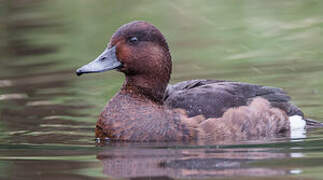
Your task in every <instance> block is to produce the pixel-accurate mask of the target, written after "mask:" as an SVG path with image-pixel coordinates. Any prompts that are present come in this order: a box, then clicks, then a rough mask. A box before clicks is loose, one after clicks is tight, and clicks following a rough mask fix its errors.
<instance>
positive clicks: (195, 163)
mask: <svg viewBox="0 0 323 180" xmlns="http://www.w3.org/2000/svg"><path fill="white" fill-rule="evenodd" d="M289 156H290V155H289V153H277V152H276V153H273V152H270V149H257V148H253V149H248V148H232V149H230V148H228V149H227V148H224V149H217V148H214V149H213V148H207V149H206V148H201V149H199V148H197V149H188V148H185V149H176V148H175V147H174V149H158V148H156V149H154V148H153V149H142V148H136V147H129V148H124V147H123V148H120V149H119V148H116V149H113V150H111V149H110V148H109V149H107V150H105V151H102V152H100V153H99V154H98V155H97V159H99V160H100V161H101V162H102V164H103V173H104V174H106V175H108V176H112V177H127V178H134V177H141V178H143V177H166V176H167V177H171V178H207V177H216V176H220V177H221V176H262V177H264V176H276V175H284V174H288V173H289V170H288V169H280V168H267V167H259V166H253V165H252V163H253V162H257V161H260V160H261V161H265V160H269V161H271V160H274V159H280V158H287V157H289Z"/></svg>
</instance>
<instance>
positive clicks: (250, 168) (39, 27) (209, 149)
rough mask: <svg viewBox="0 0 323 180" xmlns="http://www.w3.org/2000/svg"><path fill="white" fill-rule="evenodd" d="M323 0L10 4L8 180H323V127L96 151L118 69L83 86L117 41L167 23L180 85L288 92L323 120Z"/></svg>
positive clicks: (5, 77)
mask: <svg viewBox="0 0 323 180" xmlns="http://www.w3.org/2000/svg"><path fill="white" fill-rule="evenodd" d="M322 9H323V2H321V1H319V0H297V1H294V0H286V1H283V2H282V1H278V0H273V1H255V0H246V1H239V2H237V1H234V0H223V1H220V0H216V1H213V0H205V1H193V0H192V1H191V0H188V1H187V0H185V1H184V0H179V1H148V0H140V1H131V0H127V1H99V0H98V1H86V0H79V1H76V0H72V1H62V0H51V1H49V0H43V1H38V0H25V1H18V0H2V1H0V54H1V56H0V119H1V121H0V179H110V178H111V179H119V178H130V179H136V178H146V179H166V178H168V179H175V178H180V179H200V178H208V179H213V178H215V179H222V178H223V179H228V178H229V179H257V178H259V177H261V178H267V179H299V178H304V179H320V178H322V176H321V174H322V171H323V153H322V150H323V135H322V132H323V130H320V129H318V130H313V131H308V133H307V136H306V138H301V139H289V138H280V139H268V140H266V141H247V142H235V143H232V144H230V143H229V144H210V145H207V146H199V145H196V144H181V143H168V144H167V143H145V144H138V143H106V144H104V145H102V144H96V143H95V141H94V127H95V122H96V119H97V116H98V114H99V112H100V111H101V109H102V108H103V107H104V105H105V104H106V102H107V100H109V99H110V98H111V97H112V96H113V95H114V94H115V93H116V92H117V91H118V90H119V88H120V85H121V84H122V81H123V78H124V77H123V76H122V75H121V74H119V73H118V72H106V73H102V74H93V75H92V74H91V75H86V76H82V77H81V78H78V77H76V76H75V74H74V72H75V69H76V68H78V67H80V66H81V65H83V64H85V63H87V62H89V61H91V60H92V59H93V58H95V57H96V56H97V55H98V54H99V53H100V52H101V51H102V50H103V49H104V48H105V46H106V44H107V42H108V40H109V38H110V36H111V35H112V33H113V32H114V31H115V30H116V29H117V28H118V27H119V26H120V25H122V24H124V23H127V22H129V21H132V20H145V21H149V22H151V23H153V24H155V25H156V26H157V27H158V28H159V29H160V30H161V31H162V32H163V33H164V35H165V36H166V38H167V40H168V43H169V45H170V48H171V52H172V57H173V74H172V80H171V81H172V83H175V82H178V81H182V80H188V79H197V78H204V79H226V80H234V81H244V82H249V83H257V84H262V85H269V86H277V87H281V88H283V89H284V90H286V91H287V92H288V93H289V94H290V95H291V96H292V97H293V100H292V101H293V103H295V104H296V105H297V106H299V107H300V108H302V110H303V111H304V113H305V114H306V116H307V117H309V118H312V119H316V120H318V121H321V122H323V118H322V117H323V108H322V106H323V93H322V92H323V79H322V77H323V53H322V48H323V39H322V38H321V35H322V28H323V13H322Z"/></svg>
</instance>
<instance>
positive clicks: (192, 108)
mask: <svg viewBox="0 0 323 180" xmlns="http://www.w3.org/2000/svg"><path fill="white" fill-rule="evenodd" d="M113 69H116V70H117V71H120V72H122V73H124V74H125V76H126V78H125V82H124V84H123V86H122V88H121V90H120V91H119V92H118V93H117V94H116V95H115V96H114V97H113V98H112V99H111V100H110V101H109V102H108V104H107V105H106V107H105V108H104V110H103V112H102V113H101V115H100V117H99V120H98V121H97V125H96V130H95V135H96V137H97V138H100V139H106V138H110V139H112V140H125V141H203V142H222V141H225V140H234V141H235V140H247V139H259V138H268V137H275V136H280V135H286V133H289V132H290V130H291V126H290V124H291V123H290V121H289V119H290V117H293V118H294V119H296V120H295V121H296V122H297V123H298V126H299V128H301V129H303V128H304V126H305V121H304V120H303V117H304V115H303V113H302V111H301V110H300V109H299V108H297V107H296V106H294V105H293V104H291V103H290V102H289V100H290V98H289V97H288V96H287V95H286V93H285V92H284V91H282V90H281V89H279V88H273V87H267V86H259V85H253V84H247V83H240V82H229V81H218V80H190V81H184V82H180V83H177V84H175V85H168V82H169V80H170V75H171V71H172V61H171V55H170V52H169V48H168V45H167V42H166V40H165V38H164V36H163V35H162V33H161V32H160V31H159V30H158V29H157V28H156V27H154V26H153V25H151V24H149V23H147V22H143V21H134V22H130V23H128V24H125V25H123V26H121V27H120V28H119V29H118V30H117V31H116V32H115V33H114V34H113V36H112V38H111V40H110V42H109V44H108V47H107V48H106V49H105V51H104V52H103V53H102V54H101V55H100V56H99V57H98V58H96V59H95V60H94V61H92V62H90V63H89V64H87V65H84V66H83V67H81V68H79V69H78V70H77V71H76V73H77V75H81V74H84V73H94V72H103V71H108V70H113ZM307 123H308V124H313V123H314V124H315V122H313V121H307Z"/></svg>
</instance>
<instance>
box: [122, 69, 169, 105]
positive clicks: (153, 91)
mask: <svg viewBox="0 0 323 180" xmlns="http://www.w3.org/2000/svg"><path fill="white" fill-rule="evenodd" d="M168 81H169V78H167V79H164V80H163V79H162V78H160V77H158V76H147V75H134V76H126V81H125V83H124V84H123V86H122V89H121V92H124V93H127V94H131V95H135V96H136V97H139V98H147V99H149V100H151V101H152V102H154V103H156V104H161V105H162V104H163V97H164V93H165V90H166V87H167V84H168Z"/></svg>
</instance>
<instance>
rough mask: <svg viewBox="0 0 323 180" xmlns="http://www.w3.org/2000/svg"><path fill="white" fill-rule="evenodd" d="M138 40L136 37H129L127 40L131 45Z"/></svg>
mask: <svg viewBox="0 0 323 180" xmlns="http://www.w3.org/2000/svg"><path fill="white" fill-rule="evenodd" d="M138 41H139V40H138V38H137V37H131V38H129V42H130V43H132V44H135V43H137V42H138Z"/></svg>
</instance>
